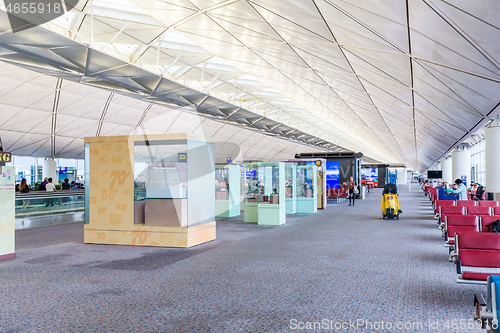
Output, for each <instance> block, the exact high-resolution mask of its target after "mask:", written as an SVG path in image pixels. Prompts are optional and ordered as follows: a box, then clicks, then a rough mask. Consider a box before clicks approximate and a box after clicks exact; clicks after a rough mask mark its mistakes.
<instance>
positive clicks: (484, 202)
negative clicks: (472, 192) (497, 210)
mask: <svg viewBox="0 0 500 333" xmlns="http://www.w3.org/2000/svg"><path fill="white" fill-rule="evenodd" d="M478 202H479V206H480V207H483V206H484V207H495V206H498V201H496V200H482V201H478Z"/></svg>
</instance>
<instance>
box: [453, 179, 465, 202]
mask: <svg viewBox="0 0 500 333" xmlns="http://www.w3.org/2000/svg"><path fill="white" fill-rule="evenodd" d="M453 193H455V194H456V195H457V200H467V187H465V185H464V183H463V182H462V180H461V179H456V180H455V185H453Z"/></svg>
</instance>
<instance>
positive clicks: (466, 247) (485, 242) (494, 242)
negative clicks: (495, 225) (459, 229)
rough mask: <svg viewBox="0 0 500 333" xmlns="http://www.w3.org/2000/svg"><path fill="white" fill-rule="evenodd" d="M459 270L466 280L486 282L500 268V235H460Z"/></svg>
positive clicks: (458, 238)
mask: <svg viewBox="0 0 500 333" xmlns="http://www.w3.org/2000/svg"><path fill="white" fill-rule="evenodd" d="M455 242H456V243H457V246H458V249H457V256H458V260H457V261H456V263H457V266H458V267H457V268H458V270H457V271H458V272H459V273H461V275H462V279H464V280H484V281H486V279H487V278H488V276H489V275H491V274H495V273H497V270H498V269H499V268H500V234H497V233H493V232H479V233H459V234H457V235H456V236H455Z"/></svg>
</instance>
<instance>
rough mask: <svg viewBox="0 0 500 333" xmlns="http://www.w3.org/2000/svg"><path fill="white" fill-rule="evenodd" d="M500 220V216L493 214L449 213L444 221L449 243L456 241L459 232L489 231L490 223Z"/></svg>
mask: <svg viewBox="0 0 500 333" xmlns="http://www.w3.org/2000/svg"><path fill="white" fill-rule="evenodd" d="M499 220H500V216H491V215H481V216H474V215H447V216H446V217H445V222H444V223H445V227H444V228H445V232H446V234H445V236H446V240H447V242H448V243H447V244H448V245H453V244H454V243H455V234H457V233H475V232H488V231H489V229H490V225H491V224H492V223H493V222H495V221H499Z"/></svg>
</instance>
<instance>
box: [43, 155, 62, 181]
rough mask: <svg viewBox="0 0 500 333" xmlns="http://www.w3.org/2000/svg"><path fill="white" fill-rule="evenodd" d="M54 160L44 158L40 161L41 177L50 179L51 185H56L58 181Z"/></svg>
mask: <svg viewBox="0 0 500 333" xmlns="http://www.w3.org/2000/svg"><path fill="white" fill-rule="evenodd" d="M56 171H57V170H56V160H54V159H51V158H46V159H44V160H43V161H42V177H43V178H45V177H47V178H52V179H53V181H52V182H53V183H54V184H56V183H57V182H58V181H59V179H58V177H57V172H56Z"/></svg>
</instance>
